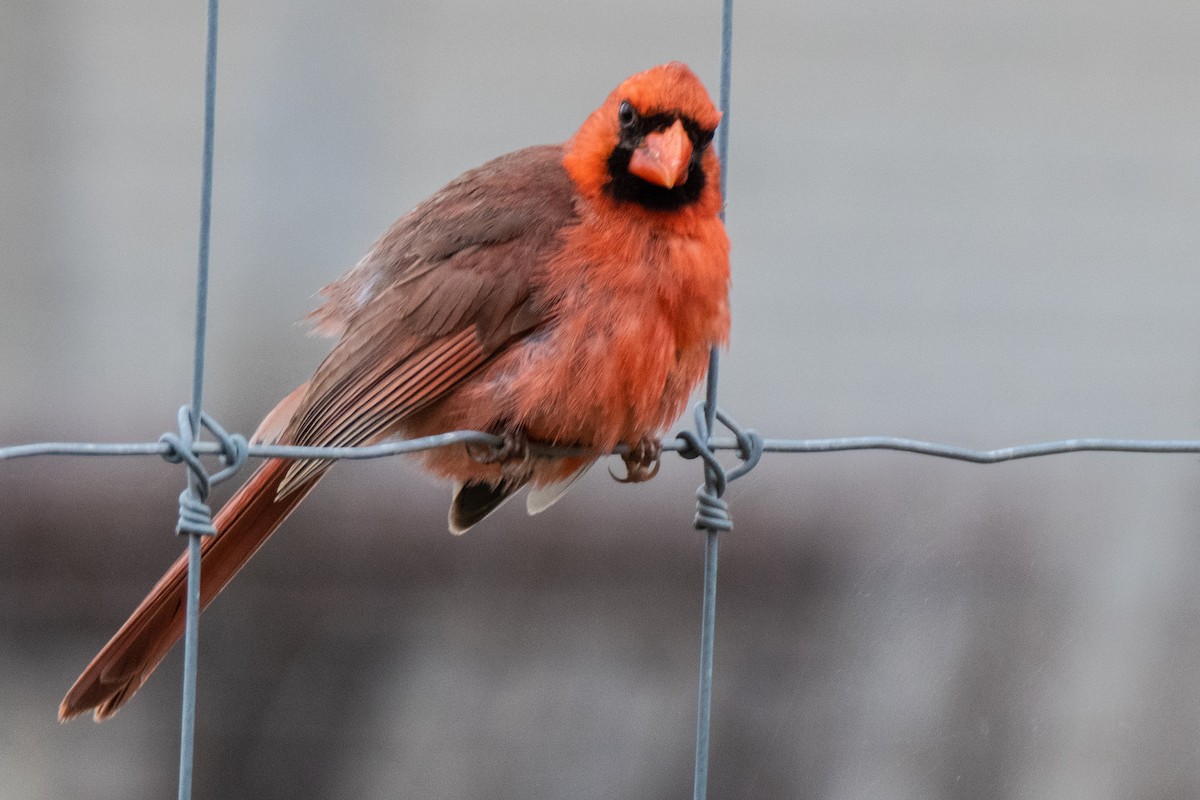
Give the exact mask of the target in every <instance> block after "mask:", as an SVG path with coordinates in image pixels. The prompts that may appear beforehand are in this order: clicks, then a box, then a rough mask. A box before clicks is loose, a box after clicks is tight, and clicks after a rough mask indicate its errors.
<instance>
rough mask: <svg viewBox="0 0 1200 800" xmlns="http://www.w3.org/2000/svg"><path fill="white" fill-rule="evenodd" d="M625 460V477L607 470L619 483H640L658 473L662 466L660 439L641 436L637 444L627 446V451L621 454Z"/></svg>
mask: <svg viewBox="0 0 1200 800" xmlns="http://www.w3.org/2000/svg"><path fill="white" fill-rule="evenodd" d="M621 460H622V461H624V462H625V477H624V478H622V477H620V476H618V475H617V474H615V473H614V472H613V471H612V470H609V474H610V475H612V476H613V478H614V479H615V480H617V481H618V482H620V483H642V482H643V481H648V480H650V479H651V478H653V477H654V476H655V475H657V474H658V468H659V467H660V466H662V440H660V439H652V438H650V437H649V436H643V437H642V438H641V439H639V440H638V442H637V444H635V445H633V446H632V447H630V448H629V452H628V453H622V454H621Z"/></svg>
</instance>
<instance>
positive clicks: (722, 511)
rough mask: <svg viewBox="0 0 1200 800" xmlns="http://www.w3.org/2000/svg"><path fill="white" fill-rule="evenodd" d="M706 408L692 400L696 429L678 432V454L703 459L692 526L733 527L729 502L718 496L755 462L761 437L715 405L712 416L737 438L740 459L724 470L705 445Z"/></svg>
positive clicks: (706, 436)
mask: <svg viewBox="0 0 1200 800" xmlns="http://www.w3.org/2000/svg"><path fill="white" fill-rule="evenodd" d="M707 411H708V408H707V406H706V404H705V403H703V402H701V403H697V404H696V409H695V414H694V418H695V423H696V429H695V430H691V431H680V432H679V438H680V439H681V440H682V441H683V445H684V446H683V447H682V448H681V449H680V451H679V455H681V456H683V457H684V458H699V459H701V460H702V461H703V462H704V483H703V484H702V485H701V486H700V487H699V488H697V489H696V519H695V526H696V527H697V528H698V529H701V530H703V529H708V530H716V531H728V530H733V518H732V517H731V516H730V515H729V504H728V503H727V502H725V501H724V500H722V499H721V497H722V496H723V495H724V494H725V490H726V489H727V488H728V487H729V482H730V481H733V480H736V479H738V478H740V477H742V476H743V475H745V474H746V473H747V472H749V471H750V470H752V469H754V466H755V465H756V464H758V461H759V459H761V458H762V454H763V437H762V436H761V435H760V434H759V432H758V431H756V430H754V429H752V428H743V427H742V426H741V425H739V424H738V423H737V421H736V420H734V418H733V417H731V416H729V415H728V414H726V413H725V411H724V410H723V409H721V408H719V407H718V408H717V409H716V412H715V415H714V416H715V417H716V420H717V421H718V422H720V423H721V424H722V425H724V426H725V427H726V428H727V429H728V430H729V432H730V433H732V434H733V435H734V437H735V438H736V439H737V455H738V459H740V460H741V462H742V463H741V464H739V465H738V466H736V467H734V468H733V469H728V470H727V469H725V467H724V465H722V464H721V462H720V461H719V460H717V454H716V453H714V452H713V449H712V447H710V446H709V443H708V442H709V439H710V438H711V431H710V430H709V429H708V414H707Z"/></svg>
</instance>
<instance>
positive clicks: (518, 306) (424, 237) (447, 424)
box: [58, 63, 729, 720]
mask: <svg viewBox="0 0 1200 800" xmlns="http://www.w3.org/2000/svg"><path fill="white" fill-rule="evenodd" d="M720 118H721V115H720V113H719V112H718V111H717V110H716V108H715V107H714V106H713V103H712V100H711V99H710V98H709V96H708V93H707V92H706V91H705V89H704V86H703V85H702V84H701V83H700V81H699V79H698V78H697V77H696V76H695V75H694V74H693V73H692V71H691V70H690V69H688V67H687V66H685V65H684V64H680V63H671V64H664V65H662V66H658V67H654V68H652V69H649V70H646V71H645V72H642V73H639V74H637V75H634V76H633V77H631V78H629V79H628V80H626V81H625V82H624V83H622V84H621V85H620V86H618V87H617V89H616V90H615V91H614V92H613V93H612V94H611V95H609V97H608V99H607V100H605V102H604V104H603V105H602V106H600V108H599V109H597V110H596V111H595V112H593V113H592V114H591V115H590V116H589V117H588V118H587V120H585V121H584V123H583V125H582V126H581V127H580V128H579V131H578V132H577V133H576V134H575V135H574V136H573V137H572V138H571V139H570V140H569V141H568V142H566V144H563V145H545V146H541V147H530V148H528V149H525V150H518V151H517V152H515V153H510V154H508V155H505V156H501V157H500V158H497V159H495V160H494V161H490V162H488V163H486V164H484V165H483V166H481V167H479V168H477V169H473V170H471V171H469V172H467V173H465V174H463V175H462V176H460V177H459V178H458V179H457V180H455V181H453V182H452V183H450V184H449V185H448V186H446V187H445V188H443V189H442V190H441V191H439V192H438V193H437V194H435V195H433V196H432V197H430V198H429V199H428V200H426V201H424V202H423V203H421V204H420V205H418V206H417V207H416V208H414V209H413V210H412V211H410V212H409V213H408V214H406V215H405V216H403V217H401V218H400V219H399V221H397V222H396V223H395V224H394V225H393V226H392V227H391V229H390V230H389V231H388V232H387V233H385V234H384V235H383V236H382V238H380V239H379V241H377V242H376V243H375V245H374V246H373V247H372V248H371V250H370V252H369V253H368V254H367V255H366V257H365V258H363V260H362V261H361V262H359V264H358V266H356V267H355V268H354V269H353V270H351V271H350V272H349V273H347V274H346V275H345V276H343V277H342V278H341V279H340V280H338V281H336V282H334V283H332V284H330V285H329V286H327V287H326V288H325V289H324V290H323V292H322V293H323V294H324V295H325V297H326V302H325V303H324V305H323V306H321V307H320V308H319V309H317V310H316V311H315V312H313V314H312V318H313V320H314V322H315V327H316V330H317V331H318V332H320V333H323V334H328V335H331V336H338V337H340V339H339V341H338V343H337V344H336V345H335V346H334V348H333V350H332V351H331V352H330V354H329V356H328V357H327V358H326V359H325V360H324V361H323V362H322V363H321V365H320V367H318V368H317V371H316V373H315V374H314V375H313V377H312V378H311V379H310V380H309V381H308V382H307V383H305V384H303V385H302V386H300V387H299V388H297V389H296V390H295V391H293V392H292V393H291V394H290V395H288V396H287V397H286V398H284V399H283V401H282V402H281V403H280V404H279V405H278V406H276V407H275V409H274V410H273V411H271V413H270V414H268V415H267V418H266V419H265V420H263V423H262V425H260V426H259V429H258V431H257V432H256V433H255V438H256V439H257V440H259V441H271V442H278V443H281V444H296V445H315V446H325V445H327V446H355V445H368V444H372V443H375V442H379V441H381V440H384V439H388V438H392V437H405V438H410V437H419V436H428V435H432V434H437V433H443V432H446V431H453V430H463V429H471V430H481V431H488V432H492V433H495V434H497V435H499V436H501V437H503V440H504V444H503V445H502V446H499V447H494V448H487V447H480V446H462V445H459V446H454V447H445V448H440V449H436V450H431V451H428V452H426V453H424V454H423V458H424V460H425V464H426V466H427V467H428V468H429V469H430V470H431V471H432V472H434V473H435V474H437V475H441V476H445V477H447V478H449V479H450V480H451V481H453V486H454V495H453V500H452V502H451V505H450V530H451V531H453V532H454V533H462V532H463V531H465V530H467V529H468V528H470V527H471V526H472V525H474V524H475V523H476V522H479V521H480V520H481V519H483V518H484V517H485V516H487V515H488V514H489V513H491V512H492V511H493V510H495V509H496V508H497V507H498V506H499V505H500V504H501V503H503V502H504V501H505V500H506V499H507V498H508V497H509V496H510V495H512V494H513V493H514V492H516V491H517V490H519V489H520V488H521V487H523V486H525V485H529V486H530V487H531V488H530V492H529V497H528V503H527V507H528V510H529V512H530V513H531V514H532V513H537V512H539V511H542V510H543V509H545V508H546V507H548V506H549V505H550V504H551V503H553V502H554V501H555V500H556V499H557V498H558V497H559V496H560V495H561V494H562V492H563V491H564V490H565V489H566V487H567V486H568V485H569V484H570V483H571V482H572V481H573V480H575V479H576V478H577V477H578V476H579V475H580V474H582V473H583V471H584V470H586V469H587V468H588V467H589V466H591V464H592V463H593V462H595V461H596V459H597V458H599V457H600V456H601V455H602V454H604V453H608V452H611V451H612V449H613V448H614V447H615V446H616V445H618V444H625V445H628V446H629V447H630V448H631V453H630V455H628V456H626V457H625V461H626V464H627V468H628V475H627V478H626V479H627V480H647V479H649V478H650V477H653V475H654V472H655V471H656V470H657V463H658V455H659V437H660V436H661V435H662V433H663V431H664V430H665V429H666V427H667V426H668V425H670V424H671V422H673V421H674V420H675V419H676V418H677V417H678V416H679V414H680V413H681V412H682V411H683V409H684V406H685V405H686V404H687V402H688V398H689V396H690V395H691V392H692V390H693V389H694V388H695V386H696V385H697V383H699V382H700V380H701V379H702V378H703V376H704V373H705V369H706V368H707V364H708V353H709V350H710V348H712V347H713V346H714V345H723V344H724V343H725V342H726V340H727V338H728V335H729V301H728V295H729V240H728V238H727V237H726V235H725V228H724V226H723V225H722V223H721V220H720V218H719V216H718V213H719V211H720V209H721V193H720V180H719V178H720V167H719V164H718V162H717V157H716V154H715V153H714V152H713V150H712V148H711V147H709V145H710V143H711V141H712V138H713V132H714V131H715V129H716V127H717V123H718V122H719V121H720ZM530 442H533V443H538V444H551V445H561V446H568V447H573V448H583V449H585V450H586V451H589V454H587V455H578V456H572V457H566V458H564V457H549V456H545V455H539V454H538V452H537V449H536V448H534V449H533V450H532V451H531V450H530V449H529V447H528V444H529V443H530ZM330 463H331V462H328V461H288V460H282V459H274V460H269V461H266V462H264V463H263V464H262V466H261V467H259V469H258V471H256V472H255V473H254V475H253V476H252V477H251V478H250V479H249V480H248V481H247V482H246V484H245V485H244V486H243V487H242V488H241V489H240V490H238V492H237V493H236V494H235V495H234V496H233V498H232V499H230V500H229V502H228V503H227V504H226V505H225V506H224V508H222V509H221V511H220V512H219V513H218V514H217V515H216V518H215V520H214V526H215V527H216V529H217V531H218V534H217V535H216V536H213V537H208V538H206V539H205V540H204V543H203V558H202V562H201V563H202V565H203V568H202V571H201V577H202V585H201V589H200V603H201V607H204V606H205V605H207V604H208V603H209V602H210V601H211V600H212V599H213V597H215V596H216V595H217V593H218V592H220V591H221V589H222V588H223V587H224V586H225V584H227V583H228V582H229V581H230V579H232V578H233V576H234V574H236V573H237V571H238V570H239V569H241V567H242V565H244V564H245V563H246V561H247V560H249V558H250V557H251V556H252V555H253V554H254V553H255V551H257V550H258V548H259V547H261V546H262V544H263V542H264V541H266V539H267V537H268V536H270V535H271V534H272V533H273V532H274V531H275V529H276V528H278V527H279V525H280V524H281V523H282V522H283V521H284V519H285V518H286V517H287V516H288V514H289V513H291V511H292V509H294V508H295V507H296V505H297V504H298V503H299V502H300V501H301V500H302V499H304V497H305V495H307V494H308V492H309V491H310V490H311V489H312V487H313V486H314V485H315V484H316V483H317V481H318V480H319V479H320V478H321V476H322V475H323V474H324V473H325V471H326V470H327V469H328V468H329V466H330ZM186 573H187V554H186V553H185V554H184V555H183V556H182V557H181V558H180V559H179V560H178V561H176V562H175V564H174V565H173V566H172V567H171V569H170V570H169V571H168V572H167V573H166V575H164V576H163V577H162V579H160V580H159V582H158V584H157V585H156V586H155V587H154V588H153V590H151V592H150V594H149V595H148V596H147V597H146V599H145V600H143V601H142V603H141V605H139V606H138V607H137V609H136V610H135V611H134V612H133V615H132V616H131V617H130V618H129V620H128V621H127V622H126V623H125V624H124V625H123V626H122V627H121V629H120V630H119V631H117V633H116V635H115V636H113V638H112V640H111V641H109V643H108V644H107V645H105V647H104V649H103V650H101V651H100V653H99V655H97V656H96V658H95V659H94V660H93V661H92V663H91V664H89V665H88V667H87V669H85V670H84V672H83V674H82V675H81V676H80V677H79V679H78V680H77V681H76V682H75V685H74V686H73V687H71V690H70V691H69V692H68V693H67V696H66V698H65V699H64V700H63V702H62V705H61V706H60V707H59V711H58V714H59V718H60V719H64V720H65V719H69V718H71V717H74V716H76V715H78V714H82V713H84V712H85V711H88V710H92V709H94V713H95V718H96V719H97V720H102V719H105V718H107V717H109V716H111V715H112V714H113V713H115V712H116V711H117V709H118V708H120V707H121V705H122V704H124V703H125V701H127V700H128V699H129V698H130V697H131V696H133V693H134V692H136V691H137V689H138V687H140V686H141V685H142V683H143V682H144V681H145V680H146V679H147V678H148V677H149V676H150V674H151V673H152V672H153V671H154V668H155V667H156V666H158V663H159V662H160V661H161V660H162V658H163V656H165V655H166V654H167V651H168V650H170V648H171V646H172V645H174V643H175V642H176V641H177V640H178V639H179V637H180V636H181V635H182V633H183V626H184V599H183V598H184V588H185V584H186Z"/></svg>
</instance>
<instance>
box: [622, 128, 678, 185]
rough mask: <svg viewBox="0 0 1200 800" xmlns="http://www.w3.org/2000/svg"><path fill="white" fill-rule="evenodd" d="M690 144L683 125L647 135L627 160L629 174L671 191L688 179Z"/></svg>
mask: <svg viewBox="0 0 1200 800" xmlns="http://www.w3.org/2000/svg"><path fill="white" fill-rule="evenodd" d="M691 159H692V141H691V140H690V139H688V135H687V131H685V130H684V129H683V123H682V122H680V121H679V120H675V124H674V125H672V126H671V127H669V128H667V129H666V130H665V131H656V132H654V133H650V134H647V135H646V138H645V139H643V140H642V143H641V144H640V145H638V147H637V149H636V150H634V151H633V155H632V156H631V157H630V159H629V171H630V172H632V173H633V174H634V175H637V176H638V177H639V178H641V179H642V180H647V181H650V183H657V184H658V185H659V186H662V187H664V188H667V189H670V188H671V187H673V186H676V185H678V184H680V183H683V182H684V181H686V180H687V177H688V162H689V161H691Z"/></svg>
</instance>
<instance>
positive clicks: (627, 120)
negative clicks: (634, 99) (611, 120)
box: [617, 100, 638, 130]
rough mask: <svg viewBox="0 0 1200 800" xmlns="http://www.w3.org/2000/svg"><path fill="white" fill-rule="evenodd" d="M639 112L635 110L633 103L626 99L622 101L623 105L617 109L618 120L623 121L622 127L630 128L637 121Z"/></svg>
mask: <svg viewBox="0 0 1200 800" xmlns="http://www.w3.org/2000/svg"><path fill="white" fill-rule="evenodd" d="M637 116H638V115H637V112H636V111H634V110H633V105H632V104H631V103H630V102H629V101H628V100H625V101H623V102H622V103H621V107H620V108H618V109H617V122H619V123H621V127H622V128H625V129H626V130H629V129H630V128H632V127H633V126H634V124H635V123H636V122H637Z"/></svg>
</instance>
